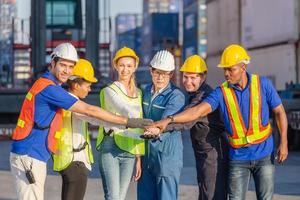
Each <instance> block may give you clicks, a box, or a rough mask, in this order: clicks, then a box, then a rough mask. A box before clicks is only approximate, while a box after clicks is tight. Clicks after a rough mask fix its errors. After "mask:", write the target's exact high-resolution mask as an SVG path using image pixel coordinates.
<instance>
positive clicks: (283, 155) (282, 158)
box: [277, 151, 287, 163]
mask: <svg viewBox="0 0 300 200" xmlns="http://www.w3.org/2000/svg"><path fill="white" fill-rule="evenodd" d="M286 159H287V153H281V151H279V152H278V154H277V162H278V163H283V162H284V161H285V160H286Z"/></svg>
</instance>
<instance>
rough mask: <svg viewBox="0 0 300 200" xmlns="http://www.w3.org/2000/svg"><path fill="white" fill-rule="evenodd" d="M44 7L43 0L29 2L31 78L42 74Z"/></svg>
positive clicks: (44, 33) (44, 35)
mask: <svg viewBox="0 0 300 200" xmlns="http://www.w3.org/2000/svg"><path fill="white" fill-rule="evenodd" d="M45 13H46V7H45V0H31V22H30V38H31V64H32V66H33V76H34V77H33V78H34V79H36V78H38V76H39V74H40V73H41V72H43V71H44V70H45V69H44V66H45V56H46V14H45Z"/></svg>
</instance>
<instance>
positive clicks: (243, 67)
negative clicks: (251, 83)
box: [242, 64, 247, 72]
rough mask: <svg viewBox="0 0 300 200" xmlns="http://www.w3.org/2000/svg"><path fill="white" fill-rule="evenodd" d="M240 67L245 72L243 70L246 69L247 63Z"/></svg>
mask: <svg viewBox="0 0 300 200" xmlns="http://www.w3.org/2000/svg"><path fill="white" fill-rule="evenodd" d="M242 69H243V71H244V72H245V71H246V70H247V65H246V64H244V65H243V66H242Z"/></svg>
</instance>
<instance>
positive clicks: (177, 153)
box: [138, 50, 185, 200]
mask: <svg viewBox="0 0 300 200" xmlns="http://www.w3.org/2000/svg"><path fill="white" fill-rule="evenodd" d="M174 70H175V61H174V56H173V55H172V54H171V53H170V52H169V51H166V50H161V51H158V52H157V53H156V54H155V56H154V57H153V59H152V60H151V62H150V73H151V76H152V84H149V85H147V86H146V87H145V90H144V91H143V110H144V117H145V118H149V119H153V120H154V121H157V120H160V119H163V118H167V117H170V116H172V115H174V114H175V113H178V112H180V111H181V110H182V109H183V108H184V106H185V96H184V94H183V93H182V92H181V91H180V89H179V88H177V87H176V86H174V85H173V84H172V83H171V82H170V80H171V78H172V75H173V71H174ZM149 131H155V130H149ZM145 137H147V135H145ZM182 158H183V146H182V139H181V132H180V131H172V132H165V133H164V134H162V135H161V136H160V137H159V138H155V139H149V140H148V141H146V151H145V156H144V157H143V158H142V170H143V173H142V177H141V179H140V181H139V182H138V199H139V200H147V199H149V200H150V199H151V200H152V199H172V200H173V199H177V197H178V186H179V177H180V172H181V169H182V162H183V161H182Z"/></svg>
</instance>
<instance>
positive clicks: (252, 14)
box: [241, 0, 300, 48]
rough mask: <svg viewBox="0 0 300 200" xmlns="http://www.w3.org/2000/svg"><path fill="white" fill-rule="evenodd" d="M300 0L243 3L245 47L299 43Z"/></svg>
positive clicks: (260, 0)
mask: <svg viewBox="0 0 300 200" xmlns="http://www.w3.org/2000/svg"><path fill="white" fill-rule="evenodd" d="M299 12H300V10H299V0H288V1H283V0H263V1H262V0H243V1H242V4H241V13H242V16H241V18H242V21H241V28H242V30H241V32H242V43H243V45H244V46H245V47H247V48H254V47H259V46H264V45H273V44H278V43H283V42H287V41H289V42H290V41H292V42H294V41H297V40H298V39H299V23H300V20H299Z"/></svg>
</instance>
